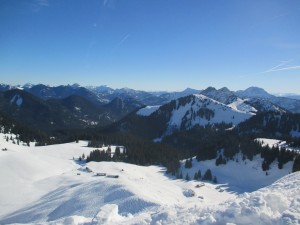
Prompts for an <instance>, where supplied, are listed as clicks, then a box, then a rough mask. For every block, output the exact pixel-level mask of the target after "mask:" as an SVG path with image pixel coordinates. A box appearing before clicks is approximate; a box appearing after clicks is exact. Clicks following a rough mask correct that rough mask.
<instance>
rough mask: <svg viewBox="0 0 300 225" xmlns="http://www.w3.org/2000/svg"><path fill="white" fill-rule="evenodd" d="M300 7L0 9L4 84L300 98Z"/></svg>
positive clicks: (181, 3)
mask: <svg viewBox="0 0 300 225" xmlns="http://www.w3.org/2000/svg"><path fill="white" fill-rule="evenodd" d="M299 24H300V1H299V0H285V1H281V0H280V1H279V0H243V1H241V0H205V1H204V0H203V1H202V0H22V1H20V0H0V77H1V80H0V82H2V83H8V84H24V83H27V82H30V83H34V84H37V83H44V84H49V85H60V84H72V83H79V84H81V85H109V86H111V87H113V88H120V87H129V88H134V89H139V90H182V89H185V88H186V87H191V88H196V89H202V88H206V87H208V86H214V87H216V88H221V87H223V86H226V87H228V88H230V89H232V90H238V89H245V88H247V87H249V86H259V87H262V88H265V89H266V90H267V91H269V92H273V93H274V92H294V93H300V86H299V84H300V28H299Z"/></svg>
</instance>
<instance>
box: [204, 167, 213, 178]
mask: <svg viewBox="0 0 300 225" xmlns="http://www.w3.org/2000/svg"><path fill="white" fill-rule="evenodd" d="M203 180H212V174H211V170H210V169H208V170H206V172H205V174H204V176H203Z"/></svg>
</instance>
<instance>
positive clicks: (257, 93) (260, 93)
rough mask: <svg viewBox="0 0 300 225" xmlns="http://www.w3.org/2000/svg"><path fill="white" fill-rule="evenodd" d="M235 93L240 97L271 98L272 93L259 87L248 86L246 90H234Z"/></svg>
mask: <svg viewBox="0 0 300 225" xmlns="http://www.w3.org/2000/svg"><path fill="white" fill-rule="evenodd" d="M236 95H237V96H239V97H241V98H266V99H269V98H272V97H274V96H273V95H271V94H269V93H268V92H266V91H265V90H264V89H262V88H259V87H249V88H247V89H246V90H243V91H242V90H240V91H237V92H236Z"/></svg>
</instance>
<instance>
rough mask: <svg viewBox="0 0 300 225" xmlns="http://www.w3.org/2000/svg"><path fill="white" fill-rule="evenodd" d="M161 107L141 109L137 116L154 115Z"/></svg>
mask: <svg viewBox="0 0 300 225" xmlns="http://www.w3.org/2000/svg"><path fill="white" fill-rule="evenodd" d="M159 107H160V105H155V106H146V107H145V108H142V109H140V110H139V111H137V112H136V114H137V115H140V116H150V115H151V114H152V113H154V112H155V111H157V110H158V109H159Z"/></svg>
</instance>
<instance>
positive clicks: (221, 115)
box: [167, 94, 254, 133]
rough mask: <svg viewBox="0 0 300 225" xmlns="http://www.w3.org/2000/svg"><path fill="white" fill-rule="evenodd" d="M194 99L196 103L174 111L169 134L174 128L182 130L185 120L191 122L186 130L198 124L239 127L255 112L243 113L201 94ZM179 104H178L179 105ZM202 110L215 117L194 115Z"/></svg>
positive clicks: (193, 102) (190, 103)
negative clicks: (209, 111)
mask: <svg viewBox="0 0 300 225" xmlns="http://www.w3.org/2000/svg"><path fill="white" fill-rule="evenodd" d="M194 97H195V98H194V99H195V101H190V102H188V103H187V104H185V105H184V106H179V107H176V109H174V110H173V112H172V116H171V118H170V121H169V131H168V132H167V133H171V132H172V130H173V129H174V128H177V129H178V128H180V126H181V125H182V121H183V119H185V120H186V121H189V123H188V124H187V127H186V128H192V127H193V126H195V125H197V124H199V125H201V126H205V125H207V124H216V123H222V122H224V123H227V124H229V123H232V124H233V125H237V124H239V123H241V122H243V121H245V120H247V119H249V118H250V117H252V116H253V115H254V113H253V112H247V111H241V110H239V109H237V108H233V107H230V106H227V105H224V104H223V103H220V102H217V101H215V100H213V99H211V98H208V97H206V96H204V95H201V94H194ZM178 104H179V103H178V102H177V105H178ZM200 108H206V109H209V110H211V111H213V112H214V115H213V116H211V118H206V117H205V116H203V117H201V116H199V115H195V114H193V112H197V111H198V110H199V109H200Z"/></svg>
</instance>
